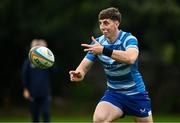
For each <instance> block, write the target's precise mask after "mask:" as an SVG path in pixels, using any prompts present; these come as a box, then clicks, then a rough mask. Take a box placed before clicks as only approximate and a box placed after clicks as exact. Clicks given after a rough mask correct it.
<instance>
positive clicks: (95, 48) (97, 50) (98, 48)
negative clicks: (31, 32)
mask: <svg viewBox="0 0 180 123" xmlns="http://www.w3.org/2000/svg"><path fill="white" fill-rule="evenodd" d="M91 39H92V41H93V42H94V44H92V45H90V44H81V46H83V47H85V48H86V49H84V51H85V52H88V53H93V54H94V55H99V54H101V53H102V51H103V46H102V45H100V44H99V42H97V41H96V39H95V38H94V37H93V36H92V37H91Z"/></svg>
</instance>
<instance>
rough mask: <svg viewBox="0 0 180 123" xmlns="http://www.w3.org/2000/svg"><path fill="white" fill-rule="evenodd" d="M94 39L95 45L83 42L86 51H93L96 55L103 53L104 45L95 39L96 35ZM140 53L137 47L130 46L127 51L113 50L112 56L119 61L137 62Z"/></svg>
mask: <svg viewBox="0 0 180 123" xmlns="http://www.w3.org/2000/svg"><path fill="white" fill-rule="evenodd" d="M92 40H93V41H94V44H93V45H89V44H82V46H83V47H86V49H84V51H85V52H91V53H93V54H94V55H99V54H101V53H102V52H103V48H104V47H103V46H102V45H100V44H99V43H98V42H97V41H96V40H95V39H94V37H92ZM138 54H139V51H138V49H136V48H128V49H127V50H126V51H120V50H113V52H112V55H111V58H112V59H114V60H116V61H118V62H123V63H127V64H133V63H134V62H135V60H136V59H137V57H138Z"/></svg>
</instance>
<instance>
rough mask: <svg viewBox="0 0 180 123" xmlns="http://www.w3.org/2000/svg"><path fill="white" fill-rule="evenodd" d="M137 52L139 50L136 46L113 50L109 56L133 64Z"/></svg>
mask: <svg viewBox="0 0 180 123" xmlns="http://www.w3.org/2000/svg"><path fill="white" fill-rule="evenodd" d="M138 54H139V52H138V49H136V48H128V49H127V50H126V51H120V50H113V53H112V55H111V58H112V59H114V60H116V61H119V62H123V63H127V64H133V63H134V62H135V61H136V59H137V57H138Z"/></svg>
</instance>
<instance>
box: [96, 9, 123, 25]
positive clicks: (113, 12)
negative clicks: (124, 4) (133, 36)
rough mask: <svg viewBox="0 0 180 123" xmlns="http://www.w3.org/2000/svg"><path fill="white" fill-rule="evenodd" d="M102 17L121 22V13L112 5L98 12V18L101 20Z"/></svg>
mask: <svg viewBox="0 0 180 123" xmlns="http://www.w3.org/2000/svg"><path fill="white" fill-rule="evenodd" d="M103 19H111V20H114V21H119V23H120V22H121V13H120V12H119V10H118V9H117V8H114V7H110V8H107V9H103V10H102V11H101V12H100V13H99V20H103Z"/></svg>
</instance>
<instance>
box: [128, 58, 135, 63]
mask: <svg viewBox="0 0 180 123" xmlns="http://www.w3.org/2000/svg"><path fill="white" fill-rule="evenodd" d="M135 61H136V59H134V58H129V59H128V61H127V63H128V64H134V63H135Z"/></svg>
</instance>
